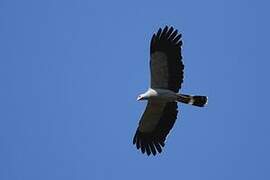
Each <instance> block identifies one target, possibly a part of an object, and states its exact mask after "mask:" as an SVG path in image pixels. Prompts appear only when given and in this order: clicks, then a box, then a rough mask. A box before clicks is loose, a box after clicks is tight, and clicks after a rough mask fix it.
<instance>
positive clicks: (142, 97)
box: [137, 94, 147, 101]
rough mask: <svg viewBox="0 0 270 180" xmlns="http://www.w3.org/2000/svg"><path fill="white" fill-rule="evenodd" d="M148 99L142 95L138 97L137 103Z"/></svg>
mask: <svg viewBox="0 0 270 180" xmlns="http://www.w3.org/2000/svg"><path fill="white" fill-rule="evenodd" d="M146 99H147V97H146V95H145V94H140V95H139V96H138V98H137V101H141V100H146Z"/></svg>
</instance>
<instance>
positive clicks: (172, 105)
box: [133, 100, 178, 155]
mask: <svg viewBox="0 0 270 180" xmlns="http://www.w3.org/2000/svg"><path fill="white" fill-rule="evenodd" d="M177 112H178V111H177V103H176V102H168V103H160V102H155V101H150V100H149V101H148V104H147V106H146V109H145V111H144V113H143V115H142V117H141V120H140V123H139V127H138V128H137V131H136V133H135V136H134V138H133V144H136V147H137V149H141V151H142V153H145V152H146V153H147V155H150V154H153V155H156V153H157V152H159V153H161V152H162V147H164V145H165V140H166V137H167V135H168V134H169V132H170V130H171V129H172V127H173V125H174V123H175V120H176V118H177Z"/></svg>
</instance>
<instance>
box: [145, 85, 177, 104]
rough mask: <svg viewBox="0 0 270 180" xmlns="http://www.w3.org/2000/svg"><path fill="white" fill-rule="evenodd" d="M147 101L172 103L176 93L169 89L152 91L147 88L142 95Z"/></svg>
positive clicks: (175, 98)
mask: <svg viewBox="0 0 270 180" xmlns="http://www.w3.org/2000/svg"><path fill="white" fill-rule="evenodd" d="M143 95H144V97H148V100H152V101H161V102H174V101H176V100H177V97H178V95H177V93H175V92H173V91H171V90H169V89H152V88H149V89H148V90H147V91H146V92H145V93H144V94H143Z"/></svg>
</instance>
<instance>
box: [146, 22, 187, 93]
mask: <svg viewBox="0 0 270 180" xmlns="http://www.w3.org/2000/svg"><path fill="white" fill-rule="evenodd" d="M181 46H182V40H181V34H178V31H177V30H174V28H173V27H170V28H168V26H166V27H165V28H164V29H163V30H162V29H161V28H159V30H158V32H157V33H156V34H154V35H153V37H152V39H151V45H150V55H151V58H150V68H151V88H159V89H170V90H172V91H174V92H178V91H179V89H180V88H181V83H182V82H183V70H184V65H183V62H182V55H181Z"/></svg>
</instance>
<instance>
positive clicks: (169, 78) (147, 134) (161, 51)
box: [133, 26, 207, 155]
mask: <svg viewBox="0 0 270 180" xmlns="http://www.w3.org/2000/svg"><path fill="white" fill-rule="evenodd" d="M181 46H182V40H181V34H178V31H177V30H174V28H173V27H170V28H168V26H166V27H165V28H164V29H161V28H159V30H158V32H157V33H156V34H154V35H153V37H152V39H151V45H150V55H151V57H150V68H151V86H150V88H149V89H148V90H147V92H145V93H143V94H141V95H139V96H138V99H137V100H138V101H140V100H148V103H147V106H146V109H145V111H144V113H143V115H142V117H141V119H140V122H139V126H138V128H137V131H136V133H135V136H134V138H133V144H136V147H137V149H141V151H142V153H145V152H146V153H147V155H150V154H153V155H156V153H157V152H159V153H161V151H162V148H163V147H164V145H165V140H166V136H167V135H168V133H169V131H170V130H171V129H172V127H173V125H174V123H175V120H176V118H177V113H178V110H177V102H181V103H186V104H191V105H194V106H199V107H203V106H204V105H205V104H206V103H207V97H206V96H191V95H186V94H180V93H178V91H179V89H180V88H181V84H182V82H183V70H184V65H183V62H182V55H181Z"/></svg>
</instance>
